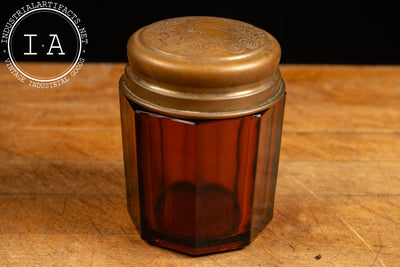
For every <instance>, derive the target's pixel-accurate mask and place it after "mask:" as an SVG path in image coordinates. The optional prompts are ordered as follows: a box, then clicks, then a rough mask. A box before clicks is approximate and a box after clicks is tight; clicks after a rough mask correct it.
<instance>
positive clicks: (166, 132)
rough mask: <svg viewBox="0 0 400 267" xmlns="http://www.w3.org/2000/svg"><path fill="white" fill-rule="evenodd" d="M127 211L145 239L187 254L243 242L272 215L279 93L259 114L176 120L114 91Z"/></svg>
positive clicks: (279, 125)
mask: <svg viewBox="0 0 400 267" xmlns="http://www.w3.org/2000/svg"><path fill="white" fill-rule="evenodd" d="M120 104H121V121H122V135H123V147H124V166H125V177H126V186H127V200H128V211H129V214H130V216H131V217H132V220H133V221H134V223H135V226H136V228H137V230H138V232H139V233H140V234H141V237H142V239H144V240H145V241H147V242H149V243H151V244H154V245H157V246H161V247H166V248H169V249H173V250H177V251H180V252H183V253H187V254H190V255H201V254H208V253H214V252H220V251H226V250H233V249H238V248H241V247H244V246H246V245H248V244H249V243H250V242H251V241H252V240H253V239H254V238H255V237H256V236H257V235H258V234H259V233H260V232H261V231H262V230H263V229H264V227H265V226H266V225H267V224H268V223H269V221H270V220H271V219H272V214H273V204H274V194H275V185H276V178H277V171H278V162H279V152H280V143H281V135H282V122H283V111H284V105H285V95H283V96H282V98H281V99H280V100H279V101H278V102H276V103H275V104H274V105H272V106H270V107H269V108H268V109H267V110H265V111H262V112H259V113H257V114H253V115H248V116H243V117H237V118H231V119H221V120H187V119H176V118H173V117H168V116H163V115H160V114H157V113H153V112H150V111H147V110H145V109H143V108H141V107H140V106H137V105H136V104H134V103H133V102H131V101H130V100H129V99H128V98H127V97H126V96H125V95H124V93H123V91H122V90H120Z"/></svg>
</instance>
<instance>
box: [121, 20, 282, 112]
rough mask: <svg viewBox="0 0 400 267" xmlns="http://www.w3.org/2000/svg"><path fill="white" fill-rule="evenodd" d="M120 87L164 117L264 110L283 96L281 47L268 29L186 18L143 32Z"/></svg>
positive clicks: (135, 38) (131, 48)
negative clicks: (280, 69)
mask: <svg viewBox="0 0 400 267" xmlns="http://www.w3.org/2000/svg"><path fill="white" fill-rule="evenodd" d="M127 51H128V58H129V64H128V65H127V66H126V68H125V74H124V75H123V77H122V78H121V80H120V88H121V89H122V90H123V91H124V93H125V95H126V96H127V97H128V98H129V99H131V100H132V101H133V102H135V103H137V104H138V105H140V106H143V107H144V108H146V109H149V110H151V111H154V112H158V113H161V114H164V115H170V116H174V117H180V118H193V119H218V118H231V117H237V116H243V115H249V114H252V113H256V112H258V111H261V110H264V109H266V108H268V107H269V106H271V105H272V104H274V103H275V102H276V101H278V100H279V99H280V97H281V96H282V95H283V93H284V91H285V88H284V84H283V82H282V81H281V77H280V71H279V67H278V65H279V60H280V55H281V50H280V46H279V44H278V42H277V41H276V39H275V38H274V37H273V36H272V35H270V34H269V33H267V32H265V31H263V30H261V29H259V28H257V27H254V26H252V25H250V24H247V23H244V22H240V21H236V20H232V19H226V18H216V17H180V18H172V19H166V20H162V21H159V22H155V23H153V24H150V25H148V26H146V27H143V28H141V29H139V30H138V31H136V32H135V33H134V34H133V35H132V36H131V37H130V39H129V41H128V45H127Z"/></svg>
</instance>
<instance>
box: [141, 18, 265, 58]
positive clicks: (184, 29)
mask: <svg viewBox="0 0 400 267" xmlns="http://www.w3.org/2000/svg"><path fill="white" fill-rule="evenodd" d="M140 38H141V40H142V42H143V43H144V44H145V45H146V46H147V47H149V48H150V49H153V50H155V51H157V52H159V53H166V54H169V55H172V56H178V57H179V56H182V57H197V58H210V57H215V56H219V57H221V56H222V57H223V56H235V55H240V54H245V53H248V52H251V51H254V50H256V49H258V48H260V47H262V46H265V45H266V44H267V41H268V37H267V34H266V33H265V32H264V31H262V30H261V29H259V28H256V27H254V26H252V25H250V24H247V23H244V22H240V21H236V20H231V19H223V18H213V17H200V18H199V17H183V18H178V19H169V20H164V21H161V22H156V23H153V24H151V25H149V26H147V27H145V28H144V29H143V31H142V32H141V33H140Z"/></svg>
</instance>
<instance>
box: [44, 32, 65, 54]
mask: <svg viewBox="0 0 400 267" xmlns="http://www.w3.org/2000/svg"><path fill="white" fill-rule="evenodd" d="M49 36H52V37H53V40H52V41H51V45H50V48H49V52H47V53H46V55H53V52H51V50H52V49H53V48H58V49H60V51H61V53H58V54H59V55H65V53H64V51H63V50H62V47H61V44H60V40H59V39H58V35H57V34H49ZM54 40H56V41H57V45H53V44H54Z"/></svg>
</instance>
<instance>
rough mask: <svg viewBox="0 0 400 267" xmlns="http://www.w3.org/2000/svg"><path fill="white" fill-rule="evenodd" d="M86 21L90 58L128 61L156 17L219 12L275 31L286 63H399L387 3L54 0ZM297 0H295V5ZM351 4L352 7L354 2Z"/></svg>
mask: <svg viewBox="0 0 400 267" xmlns="http://www.w3.org/2000/svg"><path fill="white" fill-rule="evenodd" d="M30 2H36V1H29V0H28V1H8V2H7V3H4V2H3V3H2V7H1V9H0V26H1V30H2V29H3V27H4V25H5V23H6V21H7V20H8V18H9V17H10V16H11V15H12V14H13V13H14V12H15V11H16V10H17V9H19V8H20V7H21V6H23V5H25V4H28V3H30ZM54 2H59V3H62V4H64V5H65V6H67V7H68V8H69V9H72V10H73V11H74V12H75V13H76V14H77V15H78V16H79V18H80V19H81V20H82V25H83V26H85V28H86V29H87V33H88V39H89V44H88V48H87V53H86V55H85V59H86V60H87V61H92V62H125V61H127V59H126V50H125V45H126V42H127V40H128V38H129V36H130V35H131V34H132V33H133V32H134V31H136V30H137V29H139V28H140V27H143V26H145V25H147V24H150V23H152V22H155V21H157V20H161V19H165V18H171V17H177V16H189V15H207V16H219V17H227V18H232V19H237V20H241V21H244V22H248V23H250V24H253V25H255V26H257V27H260V28H262V29H264V30H266V31H268V32H269V33H271V34H272V35H274V36H275V37H276V38H277V39H278V41H279V42H280V44H281V47H282V63H306V64H309V63H315V64H318V63H325V64H400V9H399V8H398V7H397V6H398V5H394V4H388V3H386V2H385V1H375V3H373V4H367V3H366V2H365V1H348V2H343V3H340V2H333V1H321V2H319V4H311V3H310V4H308V5H307V4H305V2H299V1H296V2H289V1H283V2H277V1H274V2H272V1H258V2H250V1H241V2H238V4H235V3H237V2H221V1H217V0H214V1H187V2H185V3H184V4H183V3H181V4H174V3H173V2H169V1H163V2H156V1H148V0H141V1H120V0H110V1H54ZM293 3H296V4H295V5H293ZM350 4H351V5H350Z"/></svg>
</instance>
